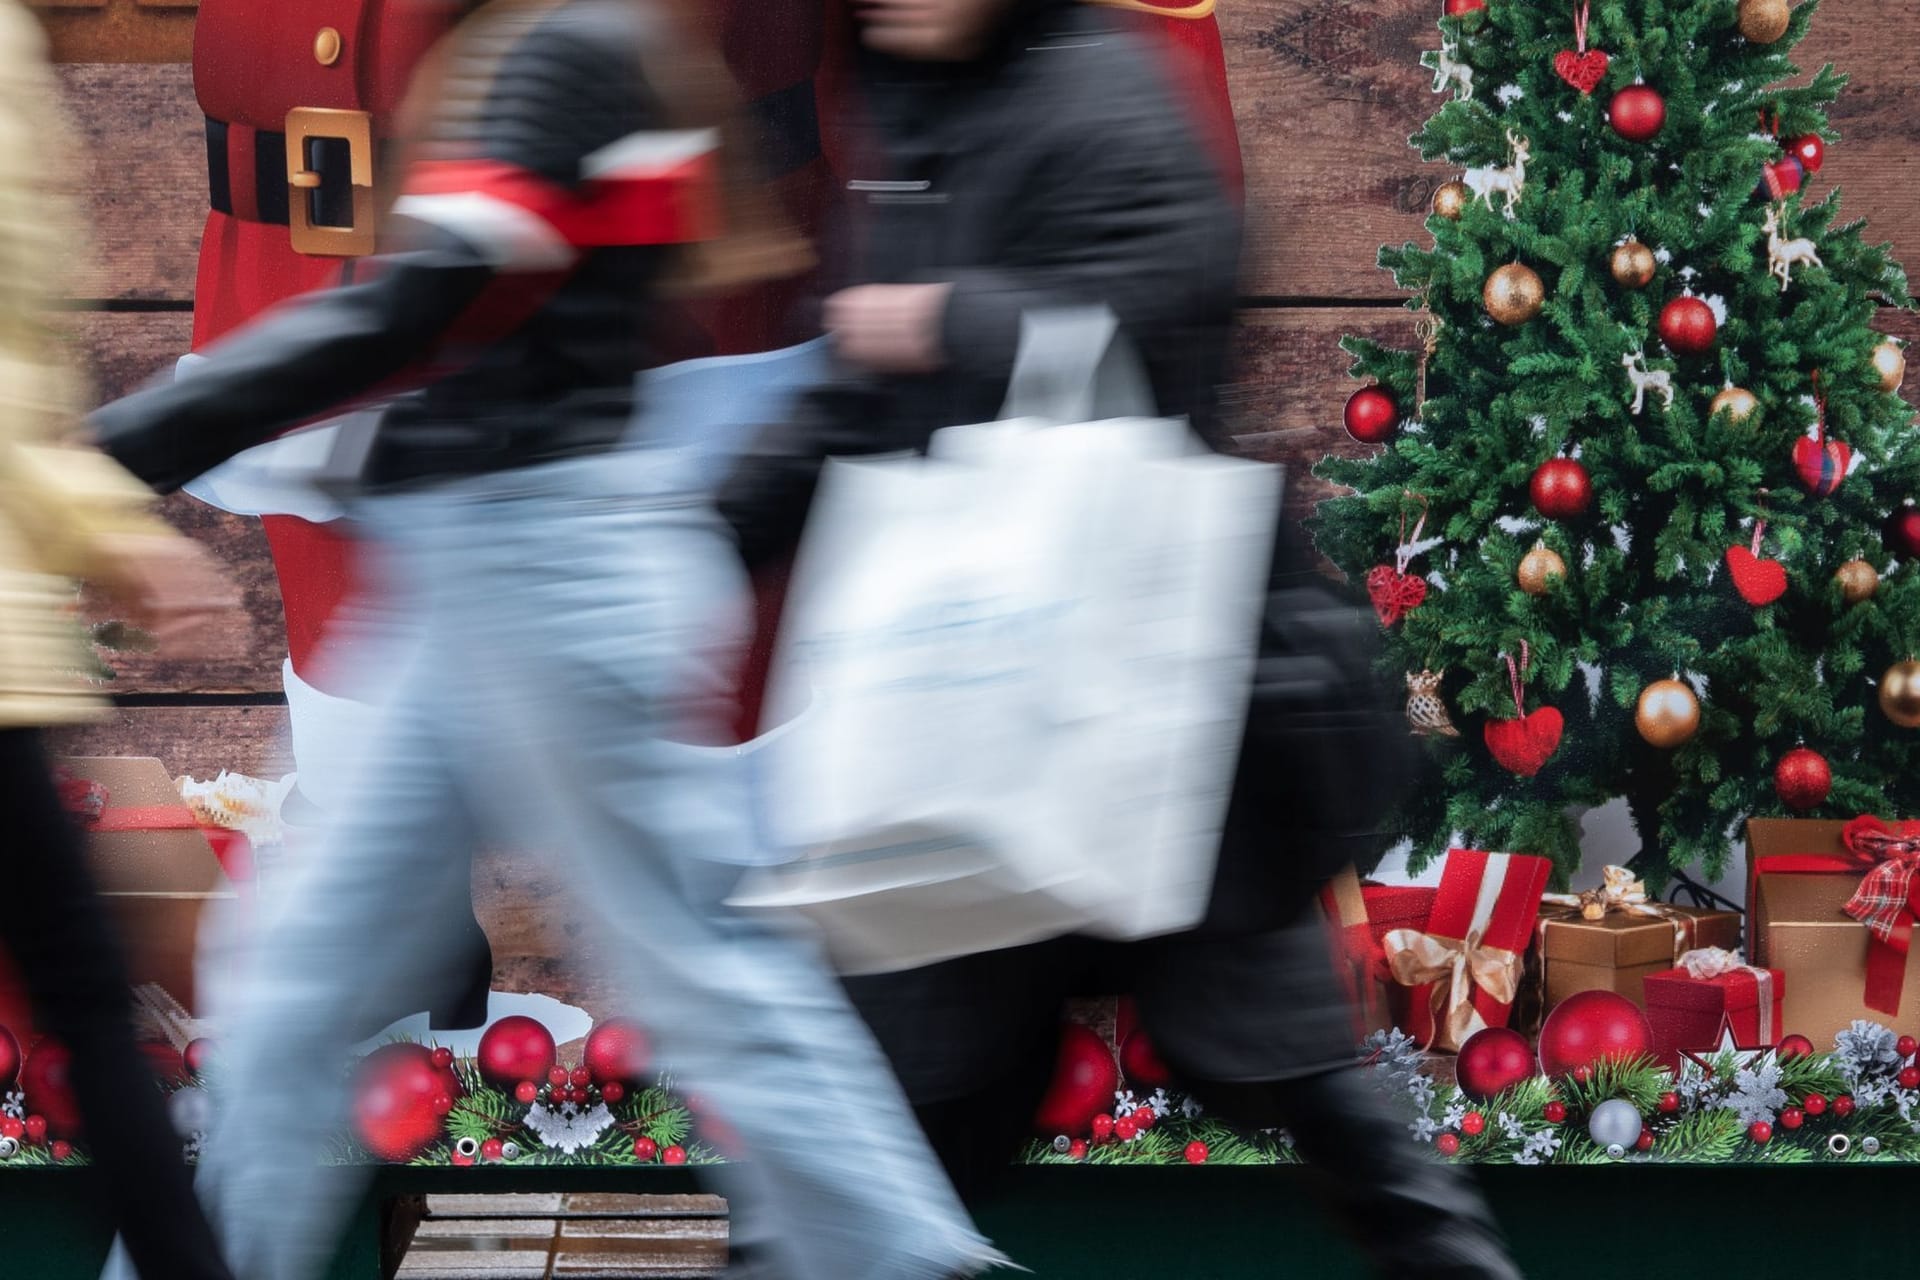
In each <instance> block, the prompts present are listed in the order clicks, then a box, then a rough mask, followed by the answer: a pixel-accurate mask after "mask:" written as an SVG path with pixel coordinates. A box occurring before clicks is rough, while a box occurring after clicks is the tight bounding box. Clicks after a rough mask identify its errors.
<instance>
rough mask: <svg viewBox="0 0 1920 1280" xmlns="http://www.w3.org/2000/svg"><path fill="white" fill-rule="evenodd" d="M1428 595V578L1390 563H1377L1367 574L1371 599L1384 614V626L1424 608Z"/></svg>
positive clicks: (1378, 610) (1382, 616) (1376, 610)
mask: <svg viewBox="0 0 1920 1280" xmlns="http://www.w3.org/2000/svg"><path fill="white" fill-rule="evenodd" d="M1426 598H1427V580H1426V579H1425V578H1416V577H1415V576H1414V575H1412V574H1410V573H1401V572H1400V571H1399V570H1398V569H1395V568H1394V567H1393V566H1392V565H1390V564H1382V565H1375V566H1374V568H1373V571H1372V572H1371V573H1369V574H1368V575H1367V599H1369V600H1371V601H1373V611H1374V612H1375V613H1377V614H1379V615H1380V625H1381V626H1383V627H1390V626H1392V625H1393V624H1394V623H1396V622H1398V621H1400V619H1402V618H1404V617H1406V616H1407V615H1408V614H1409V613H1412V612H1413V611H1414V610H1415V609H1417V608H1419V607H1420V602H1421V601H1423V600H1425V599H1426Z"/></svg>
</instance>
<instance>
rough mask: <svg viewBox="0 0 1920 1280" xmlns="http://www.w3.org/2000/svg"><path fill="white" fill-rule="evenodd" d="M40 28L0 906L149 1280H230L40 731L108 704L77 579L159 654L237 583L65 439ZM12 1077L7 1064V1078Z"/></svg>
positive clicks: (9, 123) (13, 306)
mask: <svg viewBox="0 0 1920 1280" xmlns="http://www.w3.org/2000/svg"><path fill="white" fill-rule="evenodd" d="M58 101H59V86H58V85H57V84H56V83H55V81H54V78H53V73H52V70H51V68H49V67H48V65H47V63H46V49H45V41H44V37H43V36H42V34H41V31H40V25H39V23H38V22H37V21H35V19H34V18H33V16H32V15H31V14H30V13H28V12H27V10H26V9H25V8H24V7H23V6H21V5H20V4H18V3H15V0H0V268H3V269H0V812H4V813H5V814H7V816H8V822H9V825H10V828H11V830H12V835H11V836H9V838H8V841H7V848H8V850H9V851H10V854H9V856H8V857H7V859H6V862H5V868H6V874H7V879H8V883H9V885H10V886H11V888H12V891H13V894H14V896H15V898H16V899H17V901H18V902H19V903H21V904H23V905H22V907H21V909H18V910H11V911H5V912H0V945H4V947H5V949H6V950H7V951H8V952H9V953H10V954H11V955H12V957H13V959H14V961H15V963H16V964H17V966H18V968H19V970H20V973H21V976H22V978H23V979H24V981H25V983H26V986H27V991H28V995H29V996H30V998H31V1000H32V1004H33V1011H34V1016H35V1020H36V1021H37V1022H38V1023H39V1025H40V1027H41V1028H42V1029H43V1030H44V1031H45V1032H46V1033H48V1034H49V1035H51V1036H52V1037H53V1038H54V1039H56V1040H58V1041H59V1042H60V1043H62V1044H64V1045H65V1046H66V1047H67V1048H68V1049H69V1050H70V1051H71V1053H72V1067H71V1080H72V1086H73V1092H74V1096H75V1099H76V1101H77V1102H78V1103H79V1105H80V1109H81V1112H82V1114H83V1116H84V1117H85V1119H86V1124H87V1138H88V1142H89V1146H90V1148H91V1149H92V1152H93V1154H94V1158H95V1159H96V1160H97V1161H98V1163H99V1165H100V1167H101V1172H102V1173H103V1174H104V1176H105V1182H106V1190H107V1199H108V1202H109V1204H110V1206H111V1208H112V1211H113V1215H114V1218H115V1220H116V1221H117V1222H118V1223H119V1225H120V1228H121V1231H122V1232H123V1234H124V1237H125V1240H126V1244H127V1248H128V1251H129V1252H130V1254H131V1256H132V1259H133V1261H134V1263H135V1265H136V1266H137V1267H138V1269H139V1272H140V1274H141V1275H142V1276H145V1277H146V1278H147V1280H226V1278H227V1277H229V1276H230V1275H231V1272H229V1271H228V1270H227V1267H226V1264H225V1263H224V1262H223V1261H222V1260H221V1257H220V1252H219V1249H218V1248H217V1247H216V1245H215V1243H214V1238H213V1233H212V1231H211V1230H209V1228H208V1226H207V1222H206V1219H205V1218H203V1217H202V1216H201V1214H200V1211H199V1206H198V1205H197V1204H196V1203H195V1201H194V1198H193V1186H192V1181H191V1175H190V1173H189V1172H188V1169H187V1165H186V1161H185V1159H184V1158H183V1156H182V1153H181V1145H180V1138H179V1136H178V1135H177V1134H176V1133H175V1132H174V1129H173V1125H172V1123H171V1122H170V1121H169V1120H168V1118H167V1113H166V1107H165V1105H164V1101H163V1099H162V1097H161V1095H160V1092H159V1090H158V1089H156V1088H155V1087H154V1082H153V1076H152V1073H151V1072H150V1070H149V1069H148V1067H147V1062H146V1058H145V1056H144V1055H143V1054H142V1053H141V1052H140V1050H139V1048H138V1046H137V1045H136V1044H135V1042H134V1033H133V997H132V993H131V992H130V991H129V989H128V981H127V974H126V963H125V960H124V958H123V955H122V952H121V949H120V942H119V939H118V938H117V937H115V935H114V931H113V927H112V924H111V922H110V921H109V919H108V917H107V914H106V910H105V908H104V906H103V905H102V904H101V902H100V900H99V898H98V897H97V896H96V894H95V889H94V885H93V883H92V878H91V876H90V875H89V873H88V870H87V864H86V851H85V849H84V848H83V846H82V843H81V837H80V833H79V832H78V830H77V829H76V828H75V827H74V825H73V823H72V822H71V820H70V819H69V816H68V814H67V813H66V812H65V810H64V809H63V807H62V803H61V798H60V794H59V791H58V789H57V787H56V786H55V783H54V779H53V772H52V765H51V763H50V762H49V760H48V759H47V755H46V751H45V748H44V746H43V744H42V740H41V735H40V731H41V730H42V729H45V728H51V727H55V726H60V725H68V724H75V723H80V722H84V721H87V720H91V719H95V718H97V717H98V716H99V715H100V714H101V712H102V711H103V710H104V708H103V707H102V706H101V704H100V702H99V700H98V699H97V698H95V697H94V696H92V695H91V694H90V693H88V692H87V691H86V689H85V688H84V686H83V685H82V684H81V681H80V678H79V673H80V672H81V671H83V670H85V669H86V665H87V660H86V655H85V652H84V647H83V642H82V629H81V627H80V626H79V624H78V623H77V622H76V621H75V619H74V617H73V616H72V603H73V587H72V582H71V581H70V580H71V579H74V578H80V579H85V580H88V581H90V582H92V583H93V584H94V585H95V586H97V587H99V588H101V589H102V590H104V591H105V592H106V593H107V594H108V595H109V596H110V597H111V598H112V599H113V600H114V601H115V602H116V604H117V605H118V607H119V609H120V610H121V611H122V612H123V613H124V614H125V615H126V616H127V617H128V618H129V619H131V620H132V621H134V622H137V623H139V624H141V625H142V626H144V627H145V628H146V629H147V630H148V631H149V632H150V633H151V635H152V636H153V638H154V640H155V641H156V643H157V644H158V645H159V646H160V647H161V649H162V650H163V651H165V652H168V653H170V654H173V655H176V656H190V655H192V654H194V653H196V652H199V651H201V650H202V649H203V648H204V646H205V643H206V642H207V641H208V640H209V639H210V637H211V635H212V632H213V624H214V623H215V622H216V621H217V619H218V615H219V614H220V613H221V612H222V611H224V610H226V609H229V608H231V607H233V604H234V601H235V595H234V593H233V591H232V590H231V588H229V587H228V586H227V585H226V584H225V583H224V582H222V580H221V579H220V576H219V574H218V573H217V572H216V571H215V570H214V568H213V564H212V560H211V558H210V557H209V556H207V555H206V553H205V552H203V551H201V550H200V549H199V548H198V547H197V546H196V545H195V544H194V543H192V542H190V541H188V540H187V539H186V538H184V537H181V536H180V535H179V534H176V533H175V532H173V531H172V530H171V529H169V528H168V527H167V526H166V525H165V524H164V523H162V522H161V521H160V520H159V519H158V518H157V517H155V516H154V515H153V514H152V513H151V512H150V510H149V508H150V507H151V505H152V500H153V494H152V493H151V492H150V491H149V490H147V489H146V488H144V487H143V486H141V485H140V483H139V482H138V481H136V480H135V479H134V478H133V477H132V476H130V475H128V474H127V473H126V472H124V471H122V470H121V469H120V468H119V467H117V466H115V465H114V464H113V462H112V461H111V460H110V459H108V458H107V457H105V456H104V455H102V454H100V453H97V452H94V451H92V450H89V449H86V448H83V447H80V446H78V445H77V444H74V443H72V442H70V441H67V440H65V439H63V437H64V436H65V435H68V434H70V433H71V432H72V431H73V429H74V427H75V426H76V425H77V424H78V421H79V404H78V401H79V396H78V386H77V379H76V378H75V376H74V374H73V372H72V370H71V369H70V368H69V367H68V366H67V364H66V363H65V361H64V359H63V355H62V353H61V352H60V351H59V350H58V344H57V343H56V342H55V341H54V340H53V336H52V334H51V333H50V332H49V328H48V325H47V320H46V311H47V309H48V308H49V307H51V306H52V305H53V301H54V299H55V298H56V297H58V296H59V293H60V290H59V287H58V281H59V277H60V274H61V271H62V270H63V264H66V263H68V262H70V261H71V259H72V254H73V246H72V237H73V233H74V228H75V227H76V226H77V225H78V222H77V219H76V216H75V214H74V212H73V210H72V209H71V208H70V207H69V206H68V204H67V202H66V201H65V199H63V198H62V193H61V192H60V191H59V190H58V189H57V184H55V183H53V182H50V181H49V180H48V175H49V167H48V166H49V159H48V157H50V156H65V155H71V154H73V152H72V150H71V149H70V148H69V147H68V146H66V145H49V139H53V138H64V132H65V131H64V129H63V127H62V124H61V122H60V121H59V120H58V119H57V116H56V112H57V108H56V106H55V104H56V103H57V102H58ZM8 1078H9V1079H10V1078H11V1077H8Z"/></svg>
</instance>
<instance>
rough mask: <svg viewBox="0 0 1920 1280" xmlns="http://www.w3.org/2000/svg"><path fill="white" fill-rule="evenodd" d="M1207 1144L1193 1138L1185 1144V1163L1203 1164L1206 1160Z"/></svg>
mask: <svg viewBox="0 0 1920 1280" xmlns="http://www.w3.org/2000/svg"><path fill="white" fill-rule="evenodd" d="M1207 1155H1208V1152H1207V1144H1206V1143H1204V1142H1200V1141H1198V1140H1195V1141H1193V1142H1189V1143H1188V1144H1187V1163H1188V1164H1205V1163H1206V1162H1207Z"/></svg>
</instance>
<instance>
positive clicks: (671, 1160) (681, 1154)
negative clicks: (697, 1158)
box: [660, 1147, 687, 1164]
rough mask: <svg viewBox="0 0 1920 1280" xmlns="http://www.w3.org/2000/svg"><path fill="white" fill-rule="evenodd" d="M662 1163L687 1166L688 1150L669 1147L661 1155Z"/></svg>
mask: <svg viewBox="0 0 1920 1280" xmlns="http://www.w3.org/2000/svg"><path fill="white" fill-rule="evenodd" d="M660 1162H661V1163H662V1164H685V1163H686V1162H687V1149H686V1148H685V1147H668V1148H667V1149H666V1150H665V1151H662V1152H661V1153H660Z"/></svg>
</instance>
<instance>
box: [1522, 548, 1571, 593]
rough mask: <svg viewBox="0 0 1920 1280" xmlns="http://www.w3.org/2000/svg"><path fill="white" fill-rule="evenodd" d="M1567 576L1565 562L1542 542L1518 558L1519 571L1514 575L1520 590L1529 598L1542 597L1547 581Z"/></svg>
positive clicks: (1545, 590) (1545, 591)
mask: <svg viewBox="0 0 1920 1280" xmlns="http://www.w3.org/2000/svg"><path fill="white" fill-rule="evenodd" d="M1566 576H1567V562H1566V561H1565V560H1562V559H1561V558H1560V556H1559V554H1558V553H1557V552H1555V551H1554V550H1553V548H1552V547H1549V546H1548V545H1547V544H1546V543H1544V542H1536V543H1534V544H1533V550H1531V551H1529V552H1527V554H1526V555H1524V556H1522V557H1520V570H1519V572H1518V573H1516V574H1514V577H1515V578H1516V579H1518V580H1519V583H1520V589H1521V590H1522V591H1524V592H1526V593H1527V594H1528V595H1530V596H1542V595H1545V594H1546V593H1547V580H1548V579H1550V578H1564V577H1566Z"/></svg>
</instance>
